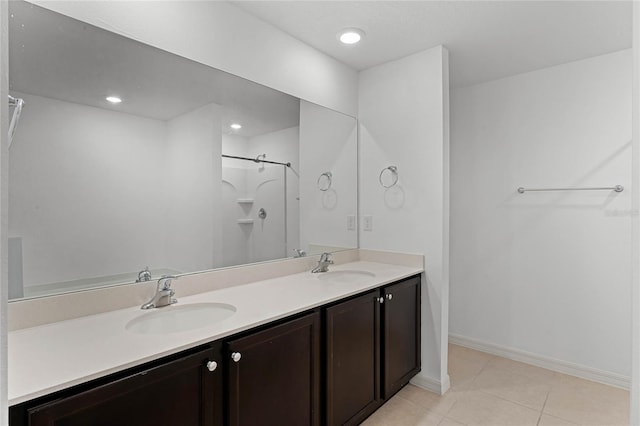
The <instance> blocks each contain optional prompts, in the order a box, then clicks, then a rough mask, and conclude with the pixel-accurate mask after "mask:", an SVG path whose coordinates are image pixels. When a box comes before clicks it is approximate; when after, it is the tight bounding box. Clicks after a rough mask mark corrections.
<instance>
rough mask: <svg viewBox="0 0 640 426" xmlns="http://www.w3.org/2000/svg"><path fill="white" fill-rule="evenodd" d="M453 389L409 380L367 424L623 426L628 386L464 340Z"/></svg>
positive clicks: (454, 349)
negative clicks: (474, 346) (503, 354)
mask: <svg viewBox="0 0 640 426" xmlns="http://www.w3.org/2000/svg"><path fill="white" fill-rule="evenodd" d="M449 376H450V378H451V389H450V390H449V392H447V393H446V394H445V395H443V396H439V395H436V394H434V393H432V392H428V391H425V390H423V389H420V388H418V387H416V386H413V385H407V386H406V387H404V388H403V389H402V390H401V391H400V392H398V394H396V395H395V396H394V397H393V398H392V399H391V400H389V401H388V402H387V403H386V404H385V405H384V406H382V407H381V408H380V409H379V410H378V411H376V412H375V413H374V414H373V415H372V416H371V417H369V418H368V419H367V420H366V421H365V422H364V423H363V425H365V426H383V425H384V426H428V425H434V426H461V425H467V426H472V425H489V426H528V425H532V426H563V425H597V426H619V425H627V424H628V423H629V392H628V391H625V390H622V389H618V388H614V387H611V386H606V385H602V384H599V383H594V382H590V381H587V380H582V379H578V378H575V377H573V376H567V375H565V374H560V373H554V372H553V371H549V370H545V369H543V368H539V367H534V366H531V365H528V364H522V363H520V362H515V361H511V360H508V359H505V358H500V357H497V356H493V355H489V354H486V353H483V352H478V351H474V350H472V349H467V348H463V347H461V346H456V345H450V346H449Z"/></svg>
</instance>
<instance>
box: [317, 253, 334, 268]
mask: <svg viewBox="0 0 640 426" xmlns="http://www.w3.org/2000/svg"><path fill="white" fill-rule="evenodd" d="M320 262H326V263H328V264H330V265H332V264H333V259H331V253H328V252H324V253H322V254H321V255H320Z"/></svg>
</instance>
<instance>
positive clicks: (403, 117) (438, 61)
mask: <svg viewBox="0 0 640 426" xmlns="http://www.w3.org/2000/svg"><path fill="white" fill-rule="evenodd" d="M447 57H448V54H447V51H446V49H444V48H442V47H436V48H433V49H429V50H426V51H423V52H420V53H417V54H414V55H411V56H408V57H405V58H403V59H399V60H397V61H393V62H389V63H386V64H383V65H380V66H377V67H373V68H371V69H368V70H365V71H363V72H361V73H360V85H359V119H360V160H361V161H360V203H361V204H360V213H361V215H371V216H373V230H372V231H370V232H368V231H361V234H360V235H361V236H360V247H361V248H366V249H380V250H390V251H404V252H413V253H421V254H424V255H425V271H426V272H425V275H424V277H423V286H422V372H421V373H420V374H419V375H418V376H417V377H416V378H415V379H414V382H416V383H417V384H419V385H421V386H424V387H428V388H430V389H432V390H435V391H446V389H447V388H448V376H447V374H446V371H447V333H446V327H447V317H448V310H447V309H448V302H447V297H448V281H447V271H448V250H447V244H448V226H447V216H448V202H447V192H448V164H447V163H448V138H447V137H448V130H447V126H448V121H447V120H448V92H449V88H448V60H447ZM390 165H395V166H397V167H398V173H399V181H398V184H397V185H396V186H395V187H392V188H390V189H389V190H385V189H384V188H383V187H382V186H381V185H380V183H379V181H378V177H379V174H380V171H381V170H382V169H383V168H385V167H387V166H390ZM361 229H362V224H361ZM443 330H444V331H443Z"/></svg>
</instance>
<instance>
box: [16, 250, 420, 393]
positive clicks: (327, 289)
mask: <svg viewBox="0 0 640 426" xmlns="http://www.w3.org/2000/svg"><path fill="white" fill-rule="evenodd" d="M330 269H331V271H339V270H358V271H368V272H372V273H374V274H375V277H363V278H362V280H359V281H358V282H357V283H339V282H332V281H329V280H320V279H318V277H319V276H320V275H321V274H311V273H309V272H304V273H299V274H293V275H287V276H284V277H279V278H274V279H269V280H264V281H257V282H254V283H251V284H244V285H239V286H235V287H229V288H225V289H221V290H216V291H211V292H207V293H200V294H197V295H193V296H187V297H180V286H179V283H178V284H177V285H174V288H175V290H176V297H177V298H178V301H179V303H178V305H184V304H188V303H208V302H217V303H227V304H230V305H233V306H235V307H236V309H237V311H236V313H235V314H234V315H233V316H231V317H230V318H227V319H225V320H223V321H220V322H217V323H214V324H211V325H205V326H203V327H201V328H197V329H195V330H189V331H184V332H176V333H170V334H160V335H158V334H156V335H154V334H134V333H132V332H129V331H127V330H126V329H125V325H126V324H127V322H129V321H130V320H132V319H133V318H136V317H138V316H140V315H144V314H147V313H148V312H146V311H142V310H141V309H140V307H139V306H135V307H131V308H127V309H120V310H116V311H111V312H106V313H102V314H97V315H91V316H85V317H81V318H76V319H72V320H67V321H61V322H56V323H51V324H47V325H43V326H38V327H32V328H26V329H22V330H17V331H13V332H10V333H9V348H8V352H9V353H8V363H9V365H8V367H9V377H8V379H9V405H15V404H19V403H21V402H25V401H28V400H30V399H33V398H37V397H40V396H43V395H47V394H49V393H52V392H55V391H58V390H62V389H65V388H68V387H70V386H74V385H77V384H80V383H84V382H87V381H89V380H92V379H96V378H99V377H103V376H106V375H108V374H111V373H115V372H117V371H121V370H124V369H126V368H129V367H134V366H137V365H140V364H143V363H145V362H148V361H152V360H155V359H158V358H161V357H163V356H166V355H170V354H175V353H177V352H180V351H183V350H185V349H189V348H193V347H196V346H198V345H201V344H204V343H208V342H211V341H214V340H218V339H221V338H223V337H226V336H230V335H232V334H235V333H238V332H241V331H245V330H248V329H250V328H253V327H256V326H259V325H262V324H266V323H269V322H271V321H274V320H277V319H281V318H285V317H287V316H290V315H293V314H296V313H299V312H303V311H305V310H308V309H310V308H314V307H317V306H321V305H324V304H327V303H330V302H333V301H336V300H339V299H342V298H345V297H348V296H352V295H355V294H358V293H361V292H363V291H366V290H369V289H373V288H376V287H379V286H382V285H385V284H388V283H391V282H394V281H397V280H399V279H402V278H406V277H409V276H412V275H415V274H418V273H420V272H422V269H421V268H415V267H407V266H399V265H390V264H385V263H376V262H365V261H358V262H351V263H345V264H342V265H332V266H331V268H330ZM178 305H174V306H178ZM162 309H171V307H166V308H162Z"/></svg>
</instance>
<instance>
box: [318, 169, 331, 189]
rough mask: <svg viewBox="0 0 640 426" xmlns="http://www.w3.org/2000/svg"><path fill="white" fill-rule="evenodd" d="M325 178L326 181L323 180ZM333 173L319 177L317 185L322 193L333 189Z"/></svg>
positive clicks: (325, 173)
mask: <svg viewBox="0 0 640 426" xmlns="http://www.w3.org/2000/svg"><path fill="white" fill-rule="evenodd" d="M323 178H324V179H323ZM331 178H332V175H331V172H324V173H322V174H321V175H320V176H318V182H317V183H316V184H317V186H318V189H319V190H320V191H328V190H329V189H330V188H331V183H332V181H331Z"/></svg>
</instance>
